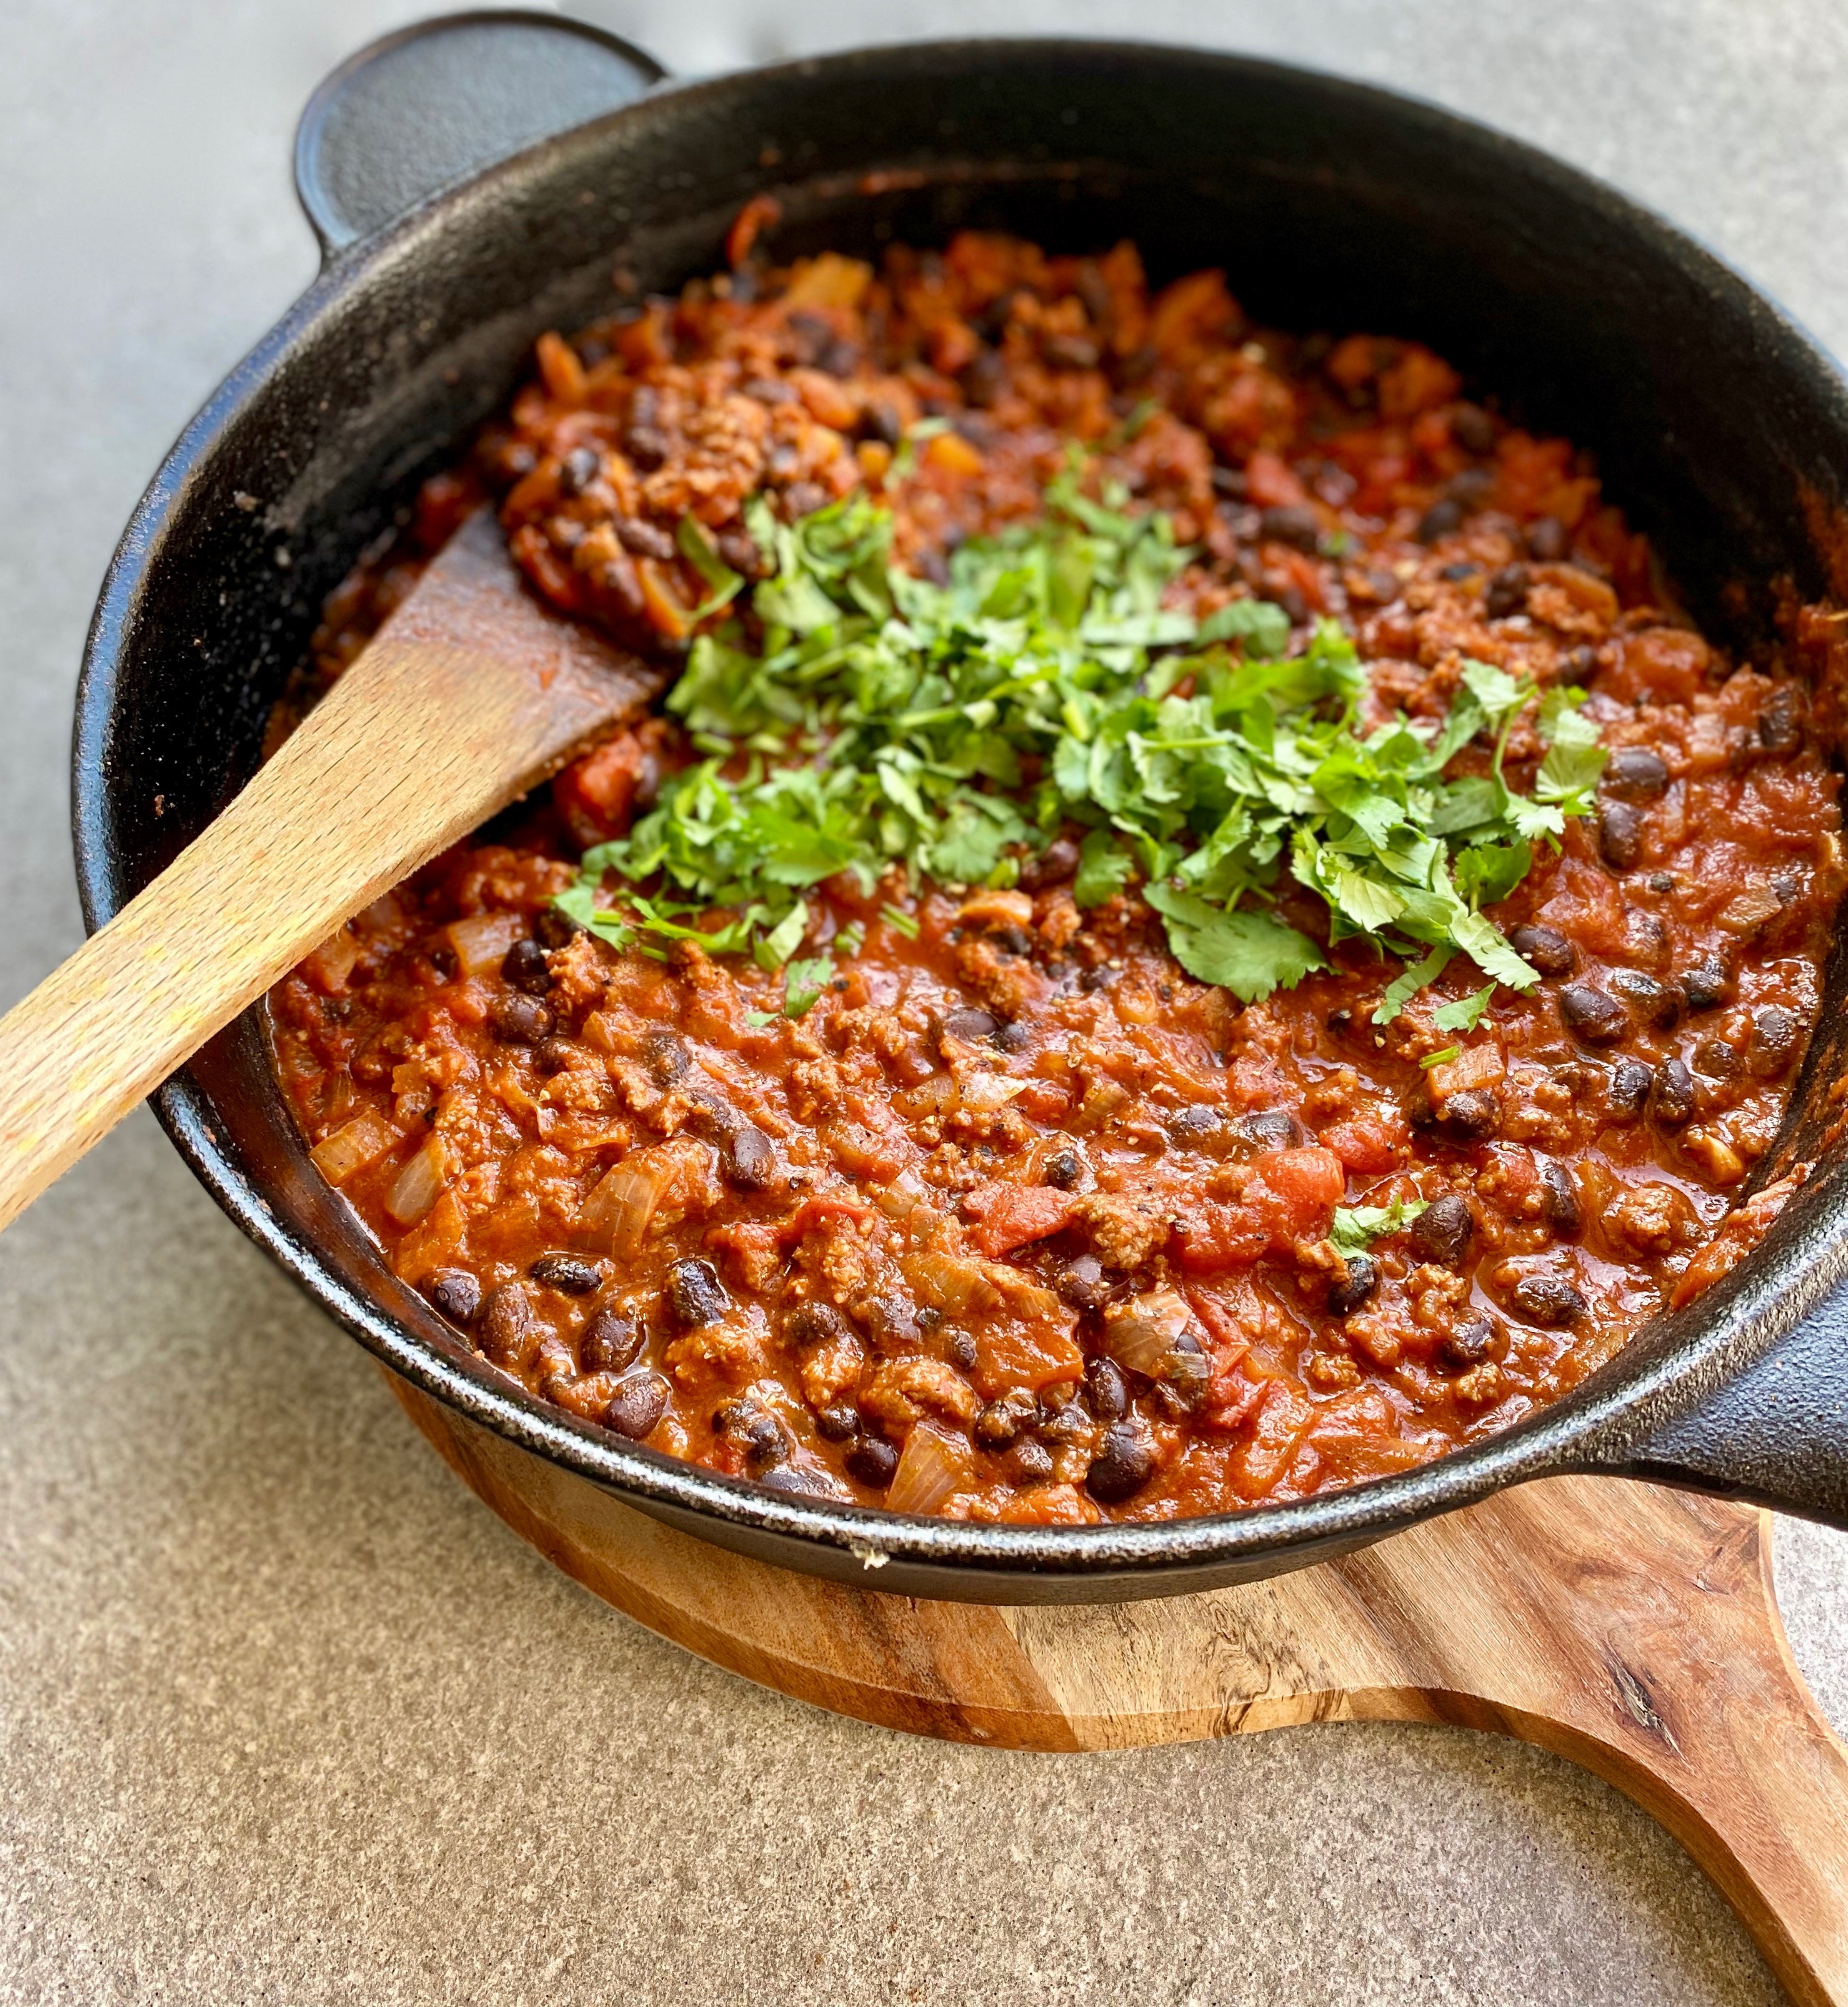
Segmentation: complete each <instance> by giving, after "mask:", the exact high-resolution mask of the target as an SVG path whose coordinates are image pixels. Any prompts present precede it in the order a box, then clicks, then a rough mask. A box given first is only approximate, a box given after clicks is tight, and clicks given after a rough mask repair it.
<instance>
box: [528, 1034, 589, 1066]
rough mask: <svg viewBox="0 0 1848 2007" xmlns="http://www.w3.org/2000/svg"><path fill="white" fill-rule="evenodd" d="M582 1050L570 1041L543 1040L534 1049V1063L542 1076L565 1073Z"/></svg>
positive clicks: (557, 1039)
mask: <svg viewBox="0 0 1848 2007" xmlns="http://www.w3.org/2000/svg"><path fill="white" fill-rule="evenodd" d="M580 1050H581V1047H579V1046H574V1045H573V1044H572V1043H571V1040H570V1039H559V1038H552V1039H540V1041H539V1043H538V1044H537V1045H536V1046H534V1047H533V1049H532V1063H533V1064H534V1065H535V1066H536V1067H538V1068H539V1071H540V1072H541V1073H542V1074H555V1073H563V1072H564V1070H565V1068H566V1067H568V1066H569V1065H570V1064H571V1061H572V1060H574V1058H576V1056H578V1053H579V1051H580Z"/></svg>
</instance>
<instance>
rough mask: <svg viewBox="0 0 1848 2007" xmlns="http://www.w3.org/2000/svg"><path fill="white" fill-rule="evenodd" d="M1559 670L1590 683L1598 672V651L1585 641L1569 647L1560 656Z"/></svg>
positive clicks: (1580, 680) (1575, 678)
mask: <svg viewBox="0 0 1848 2007" xmlns="http://www.w3.org/2000/svg"><path fill="white" fill-rule="evenodd" d="M1559 672H1560V675H1562V676H1571V678H1572V679H1574V681H1575V682H1578V683H1588V682H1589V681H1590V680H1591V679H1592V677H1593V676H1595V675H1596V674H1597V673H1598V651H1597V650H1596V649H1595V648H1594V647H1590V646H1589V645H1588V644H1586V643H1585V642H1581V643H1580V644H1579V645H1578V647H1576V648H1567V650H1565V651H1564V653H1563V654H1561V655H1560V658H1559Z"/></svg>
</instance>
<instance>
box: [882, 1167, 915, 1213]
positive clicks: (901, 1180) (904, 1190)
mask: <svg viewBox="0 0 1848 2007" xmlns="http://www.w3.org/2000/svg"><path fill="white" fill-rule="evenodd" d="M873 1202H874V1203H875V1205H877V1206H878V1208H879V1210H880V1211H881V1212H882V1213H884V1214H885V1217H886V1218H887V1219H910V1217H911V1215H912V1214H913V1213H914V1212H916V1211H917V1208H918V1207H919V1206H920V1205H922V1204H923V1203H924V1187H923V1186H922V1185H920V1183H918V1181H917V1179H916V1178H915V1177H914V1176H913V1175H912V1174H911V1173H910V1172H909V1171H900V1172H899V1174H898V1176H896V1178H894V1179H893V1180H892V1183H890V1184H889V1185H885V1186H882V1187H881V1188H880V1189H879V1190H878V1191H876V1192H875V1194H873Z"/></svg>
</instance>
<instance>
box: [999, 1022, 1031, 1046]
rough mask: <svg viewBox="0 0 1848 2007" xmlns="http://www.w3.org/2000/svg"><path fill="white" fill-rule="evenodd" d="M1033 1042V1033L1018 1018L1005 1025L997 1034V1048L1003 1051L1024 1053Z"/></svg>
mask: <svg viewBox="0 0 1848 2007" xmlns="http://www.w3.org/2000/svg"><path fill="white" fill-rule="evenodd" d="M1032 1043H1033V1034H1032V1032H1030V1031H1029V1030H1028V1029H1027V1028H1026V1026H1025V1025H1023V1024H1021V1023H1020V1022H1019V1020H1018V1019H1016V1021H1015V1022H1014V1023H1012V1024H1011V1025H1002V1028H1001V1029H1000V1030H999V1031H998V1032H996V1033H995V1050H996V1051H997V1052H1002V1053H1023V1052H1025V1051H1026V1049H1027V1047H1028V1046H1030V1045H1031V1044H1032Z"/></svg>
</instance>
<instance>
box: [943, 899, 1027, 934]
mask: <svg viewBox="0 0 1848 2007" xmlns="http://www.w3.org/2000/svg"><path fill="white" fill-rule="evenodd" d="M956 918H957V919H959V920H964V921H967V922H970V923H972V924H973V925H974V926H988V927H1030V926H1032V925H1033V901H1032V900H1031V899H1030V898H1028V897H1027V896H1026V894H1025V893H1024V892H1012V891H1009V892H977V894H975V896H974V897H973V898H970V899H965V900H964V901H963V903H962V905H959V907H958V908H956Z"/></svg>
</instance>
